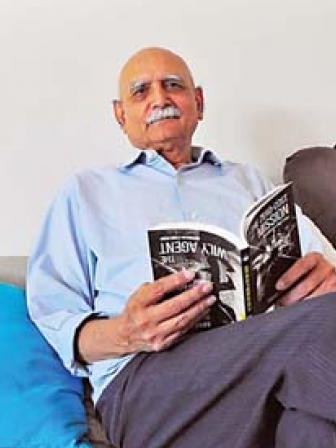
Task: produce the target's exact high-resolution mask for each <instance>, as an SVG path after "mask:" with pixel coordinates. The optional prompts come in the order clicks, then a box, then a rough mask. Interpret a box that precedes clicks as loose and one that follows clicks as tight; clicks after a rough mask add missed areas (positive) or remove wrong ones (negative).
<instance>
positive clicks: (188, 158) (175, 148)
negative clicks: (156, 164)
mask: <svg viewBox="0 0 336 448" xmlns="http://www.w3.org/2000/svg"><path fill="white" fill-rule="evenodd" d="M153 149H155V150H156V151H157V152H158V153H159V154H161V156H162V157H163V158H165V159H166V160H167V161H168V162H169V163H170V164H171V165H173V167H174V168H175V169H178V168H180V167H181V166H182V165H187V164H188V163H191V162H192V147H191V145H190V144H189V145H187V146H180V145H176V144H163V145H160V146H158V147H157V148H153Z"/></svg>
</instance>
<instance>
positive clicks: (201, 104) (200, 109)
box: [195, 86, 204, 120]
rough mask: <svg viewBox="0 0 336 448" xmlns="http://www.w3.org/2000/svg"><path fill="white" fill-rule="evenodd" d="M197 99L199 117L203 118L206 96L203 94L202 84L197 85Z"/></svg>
mask: <svg viewBox="0 0 336 448" xmlns="http://www.w3.org/2000/svg"><path fill="white" fill-rule="evenodd" d="M195 100H196V107H197V112H198V119H199V120H203V112H204V96H203V89H202V87H200V86H198V87H195Z"/></svg>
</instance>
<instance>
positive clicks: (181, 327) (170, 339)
mask: <svg viewBox="0 0 336 448" xmlns="http://www.w3.org/2000/svg"><path fill="white" fill-rule="evenodd" d="M193 278H194V274H193V273H192V272H190V271H181V272H179V273H176V274H171V275H169V276H166V277H163V278H160V279H159V280H156V281H154V282H152V283H145V284H143V285H141V286H140V287H139V288H138V289H137V290H136V291H135V293H134V294H133V295H132V296H131V297H130V299H129V301H128V302H127V304H126V307H125V310H124V311H123V313H122V315H121V319H122V328H123V333H122V334H123V338H124V342H125V344H126V347H125V348H126V349H127V351H129V352H139V351H160V350H163V349H165V348H167V347H169V346H170V345H171V344H173V343H175V342H176V341H177V340H178V339H179V338H180V337H181V336H182V335H184V334H185V333H186V332H187V331H188V330H189V329H191V328H192V327H193V326H194V325H195V324H196V322H198V321H199V320H200V319H202V318H203V317H204V316H205V315H206V314H207V313H208V311H209V308H210V306H211V305H212V304H213V303H214V302H215V297H214V296H212V295H210V293H211V290H212V283H210V282H204V281H202V282H199V283H198V284H196V285H195V286H193V287H192V288H190V289H187V290H186V291H184V292H181V293H177V295H175V296H174V297H172V298H170V299H168V300H165V301H162V302H161V299H162V298H163V297H164V296H165V295H166V294H167V293H170V292H173V291H176V290H178V289H180V288H181V287H183V286H185V285H186V284H187V283H189V282H190V281H192V280H193Z"/></svg>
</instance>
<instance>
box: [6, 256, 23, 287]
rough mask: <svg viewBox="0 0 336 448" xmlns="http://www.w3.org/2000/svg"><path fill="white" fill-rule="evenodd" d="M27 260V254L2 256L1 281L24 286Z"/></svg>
mask: <svg viewBox="0 0 336 448" xmlns="http://www.w3.org/2000/svg"><path fill="white" fill-rule="evenodd" d="M27 260H28V257H25V256H8V257H7V256H6V257H5V256H3V257H1V256H0V281H2V282H6V283H13V284H14V285H18V286H24V285H25V282H26V270H27Z"/></svg>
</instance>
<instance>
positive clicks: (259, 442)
mask: <svg viewBox="0 0 336 448" xmlns="http://www.w3.org/2000/svg"><path fill="white" fill-rule="evenodd" d="M335 314H336V295H334V294H330V295H328V297H323V298H316V299H314V300H309V301H305V303H303V304H299V305H294V306H291V307H287V308H286V309H279V310H276V311H275V312H273V313H269V314H266V315H260V316H256V317H254V318H251V319H248V320H246V321H244V322H240V323H236V324H233V325H229V326H226V327H221V328H218V329H214V330H208V331H206V332H202V333H194V334H190V335H188V336H187V337H186V338H185V339H184V340H183V341H181V342H180V343H179V344H178V345H176V346H174V347H172V348H170V349H169V350H165V351H163V352H159V353H147V354H146V353H143V354H139V355H138V356H136V357H135V358H134V360H132V361H131V362H130V364H129V365H128V366H126V367H125V369H124V370H123V371H122V372H121V373H120V374H119V375H118V376H117V378H116V379H115V380H114V381H113V382H112V383H111V384H110V386H108V387H107V389H106V390H105V391H104V393H103V394H102V397H101V399H100V400H99V402H98V409H99V411H100V412H101V414H102V419H103V422H104V425H105V427H106V428H108V432H109V434H110V437H111V440H112V441H113V443H115V444H116V445H117V446H119V445H120V444H122V446H125V447H133V446H134V447H136V446H146V448H150V447H163V446H174V447H187V446H193V447H195V448H196V447H197V446H200V447H201V446H206V445H204V444H208V445H207V446H209V447H211V446H217V445H216V443H220V441H221V442H222V443H224V442H225V446H230V447H232V448H236V447H244V448H246V447H247V446H248V447H253V446H256V447H257V446H258V447H259V448H261V447H263V446H265V447H266V446H267V448H269V446H271V445H270V444H271V443H272V440H273V437H274V433H275V426H276V422H277V419H278V417H279V415H280V413H281V410H282V407H283V405H285V406H287V404H288V405H289V406H290V405H291V403H290V400H291V399H292V391H290V392H288V390H287V393H286V394H284V392H283V389H284V390H286V388H284V387H283V384H284V381H285V379H286V378H289V374H288V372H287V371H288V366H289V365H290V364H291V363H293V360H295V362H296V364H298V362H297V360H299V359H301V358H302V357H303V358H302V359H303V360H304V362H307V359H305V358H304V357H307V354H306V352H307V350H306V349H308V348H309V347H311V346H314V344H316V341H318V340H319V339H320V338H321V339H323V338H325V340H326V343H327V344H329V345H330V344H331V340H332V337H334V336H336V329H335V330H334V329H333V326H332V325H328V324H331V323H332V322H333V321H334V316H335ZM328 331H329V333H330V337H329V336H328V334H329V333H328ZM328 338H329V339H328ZM317 349H318V350H320V348H319V346H318V345H317ZM329 350H330V349H329V347H326V357H327V358H328V362H331V363H332V362H334V361H335V360H336V354H335V350H334V352H333V354H332V356H331V359H330V360H329V352H328V351H329ZM323 362H325V361H323ZM335 362H336V361H335ZM320 367H321V366H320ZM322 370H323V366H322ZM314 375H317V377H319V369H317V373H314ZM334 375H335V374H334ZM294 376H295V375H294ZM329 376H332V374H330V375H329ZM310 378H311V377H310V376H309V375H308V377H307V384H309V381H310ZM329 380H330V381H331V380H332V378H329ZM318 382H319V386H318V387H319V388H320V389H321V390H322V393H325V390H324V388H323V386H321V385H320V381H318ZM286 384H287V383H286ZM298 384H299V383H298ZM334 384H335V383H334ZM321 387H322V388H321ZM335 387H336V385H335ZM287 389H288V387H287ZM330 389H332V391H333V392H334V396H335V391H334V390H333V386H330V385H329V389H327V390H328V393H330ZM302 392H304V391H300V394H301V395H300V394H299V395H300V400H301V401H302V403H305V401H304V395H302ZM281 399H283V400H284V403H281ZM335 401H336V399H335ZM329 402H330V400H329ZM329 402H328V400H327V402H326V404H325V405H323V406H322V408H324V407H325V406H326V407H328V406H329V404H328V403H329ZM320 408H321V406H320ZM322 410H323V409H322ZM315 411H317V412H321V409H318V410H314V412H315ZM332 411H333V409H330V410H329V409H328V415H331V414H330V413H332ZM335 420H336V416H335ZM223 438H225V440H223ZM219 446H220V445H219Z"/></svg>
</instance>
